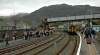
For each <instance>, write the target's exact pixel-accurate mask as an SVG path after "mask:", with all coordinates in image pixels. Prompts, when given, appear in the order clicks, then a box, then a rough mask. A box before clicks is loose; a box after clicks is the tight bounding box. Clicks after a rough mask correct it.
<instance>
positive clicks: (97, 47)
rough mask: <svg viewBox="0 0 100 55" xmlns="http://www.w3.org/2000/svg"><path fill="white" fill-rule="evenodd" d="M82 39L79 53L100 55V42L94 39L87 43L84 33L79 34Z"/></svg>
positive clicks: (81, 54) (82, 54)
mask: <svg viewBox="0 0 100 55" xmlns="http://www.w3.org/2000/svg"><path fill="white" fill-rule="evenodd" d="M80 36H81V39H82V44H81V49H80V54H79V55H100V43H99V42H98V41H96V40H95V41H94V43H93V42H92V43H91V44H87V42H86V39H84V35H80Z"/></svg>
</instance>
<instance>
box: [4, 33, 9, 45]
mask: <svg viewBox="0 0 100 55" xmlns="http://www.w3.org/2000/svg"><path fill="white" fill-rule="evenodd" d="M5 41H6V46H7V45H9V43H8V41H9V35H8V33H6V34H5Z"/></svg>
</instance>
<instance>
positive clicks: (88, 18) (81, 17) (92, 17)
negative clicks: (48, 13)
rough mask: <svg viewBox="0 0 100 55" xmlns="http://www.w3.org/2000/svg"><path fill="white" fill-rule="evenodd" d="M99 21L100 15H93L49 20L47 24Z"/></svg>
mask: <svg viewBox="0 0 100 55" xmlns="http://www.w3.org/2000/svg"><path fill="white" fill-rule="evenodd" d="M98 19H100V14H91V15H79V16H68V17H56V18H47V23H52V22H64V21H79V20H80V21H81V20H98Z"/></svg>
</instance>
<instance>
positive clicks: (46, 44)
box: [0, 31, 79, 55]
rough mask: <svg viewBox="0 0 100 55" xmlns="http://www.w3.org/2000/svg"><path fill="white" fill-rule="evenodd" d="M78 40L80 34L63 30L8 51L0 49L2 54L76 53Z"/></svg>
mask: <svg viewBox="0 0 100 55" xmlns="http://www.w3.org/2000/svg"><path fill="white" fill-rule="evenodd" d="M57 32H58V31H57ZM60 32H61V31H60ZM78 40H79V38H78V36H70V35H68V34H67V33H65V32H61V33H56V34H55V36H52V37H45V38H41V39H38V40H35V41H33V42H30V43H26V44H22V45H19V46H20V47H19V46H16V47H12V48H9V49H8V50H6V51H5V50H3V51H4V52H2V51H0V55H2V54H3V55H75V54H76V51H77V47H78V46H77V45H78V43H79V42H78ZM13 48H14V49H13ZM12 49H13V50H12Z"/></svg>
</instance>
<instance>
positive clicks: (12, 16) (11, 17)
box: [8, 13, 21, 29]
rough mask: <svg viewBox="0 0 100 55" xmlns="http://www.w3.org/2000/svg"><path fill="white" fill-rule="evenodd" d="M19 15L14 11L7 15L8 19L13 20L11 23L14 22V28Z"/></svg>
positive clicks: (18, 20)
mask: <svg viewBox="0 0 100 55" xmlns="http://www.w3.org/2000/svg"><path fill="white" fill-rule="evenodd" d="M20 18H21V17H20V15H18V14H17V15H15V13H14V14H13V15H11V16H9V17H8V19H10V20H11V21H13V23H14V29H16V25H17V23H18V22H20Z"/></svg>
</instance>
